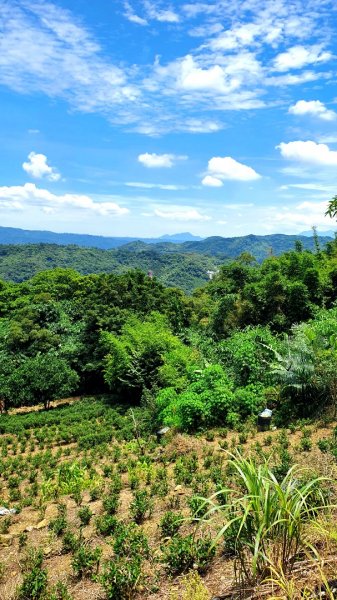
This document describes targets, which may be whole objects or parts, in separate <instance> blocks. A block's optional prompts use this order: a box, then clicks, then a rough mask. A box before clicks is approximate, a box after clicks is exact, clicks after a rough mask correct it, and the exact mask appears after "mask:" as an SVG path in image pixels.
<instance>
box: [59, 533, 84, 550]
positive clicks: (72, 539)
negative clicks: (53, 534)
mask: <svg viewBox="0 0 337 600" xmlns="http://www.w3.org/2000/svg"><path fill="white" fill-rule="evenodd" d="M79 545H80V538H78V537H77V536H76V535H75V534H74V533H73V532H72V531H70V530H69V529H66V531H65V532H64V534H63V538H62V552H64V553H65V554H67V553H68V552H75V550H77V548H78V547H79Z"/></svg>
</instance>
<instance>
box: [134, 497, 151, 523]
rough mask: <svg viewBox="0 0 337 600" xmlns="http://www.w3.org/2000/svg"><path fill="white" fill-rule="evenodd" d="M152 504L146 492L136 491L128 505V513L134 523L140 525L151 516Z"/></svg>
mask: <svg viewBox="0 0 337 600" xmlns="http://www.w3.org/2000/svg"><path fill="white" fill-rule="evenodd" d="M152 508H153V503H152V501H151V500H150V498H149V495H148V493H147V491H146V490H137V491H136V492H135V494H134V499H133V501H132V502H131V504H130V513H131V515H132V516H133V518H134V520H135V522H136V523H138V524H139V523H142V522H143V521H144V519H145V517H146V515H147V516H150V515H151V512H152Z"/></svg>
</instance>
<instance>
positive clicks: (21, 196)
mask: <svg viewBox="0 0 337 600" xmlns="http://www.w3.org/2000/svg"><path fill="white" fill-rule="evenodd" d="M0 206H1V207H2V208H11V207H13V208H16V209H24V208H27V207H29V206H38V207H40V208H42V209H43V210H44V212H50V209H57V208H62V207H65V208H72V209H79V210H86V211H91V212H94V213H97V214H99V215H102V216H109V215H111V216H116V217H119V216H123V215H126V214H128V213H129V212H130V211H129V209H128V208H124V207H121V206H119V204H116V203H115V202H109V201H107V202H94V200H93V199H92V198H90V196H85V195H82V194H63V195H56V194H52V193H51V192H49V190H46V189H42V188H38V187H36V185H35V183H25V184H24V185H17V186H2V187H0ZM46 209H47V210H46Z"/></svg>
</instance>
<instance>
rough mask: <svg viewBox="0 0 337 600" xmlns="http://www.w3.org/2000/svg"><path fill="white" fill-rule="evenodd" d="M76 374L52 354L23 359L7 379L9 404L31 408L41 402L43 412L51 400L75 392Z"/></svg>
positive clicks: (77, 379) (63, 361)
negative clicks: (29, 406) (26, 405)
mask: <svg viewBox="0 0 337 600" xmlns="http://www.w3.org/2000/svg"><path fill="white" fill-rule="evenodd" d="M78 381H79V377H78V375H77V373H76V372H75V371H74V370H73V369H71V368H70V366H69V365H68V363H67V362H66V361H65V360H64V359H63V358H60V357H59V356H57V354H55V353H54V352H48V353H46V354H37V355H36V356H34V357H32V358H30V357H29V358H26V359H24V360H23V362H22V363H21V364H20V365H19V366H18V367H17V369H15V370H14V371H13V372H12V374H11V376H10V379H9V386H10V395H11V403H12V404H14V405H25V404H28V405H31V404H39V403H42V404H43V405H44V407H45V409H48V408H49V407H50V402H51V400H54V399H55V398H60V397H64V396H67V395H68V394H70V393H72V392H74V390H75V389H76V386H77V384H78Z"/></svg>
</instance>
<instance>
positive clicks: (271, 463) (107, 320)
mask: <svg viewBox="0 0 337 600" xmlns="http://www.w3.org/2000/svg"><path fill="white" fill-rule="evenodd" d="M314 243H315V251H314V252H311V251H309V250H305V249H304V248H303V246H302V244H301V243H300V242H299V241H297V242H296V245H295V247H294V249H292V250H291V251H288V252H286V253H284V254H282V255H281V256H279V257H276V256H270V257H269V258H267V259H266V260H264V261H263V262H262V264H259V263H258V262H256V261H255V260H254V258H253V257H252V256H251V255H250V254H248V253H247V252H246V253H243V254H241V255H240V256H239V257H238V258H237V259H235V260H233V261H231V262H227V263H226V264H224V265H222V266H221V267H220V269H219V272H218V274H217V276H216V277H215V278H214V280H213V281H211V282H209V283H207V284H206V285H204V286H203V287H201V288H199V289H197V290H196V291H195V292H194V293H193V295H191V296H187V295H185V293H184V292H183V291H182V290H180V289H177V288H169V287H164V286H163V285H162V284H161V283H160V282H159V281H158V280H157V279H156V278H154V279H150V278H149V277H148V276H147V275H145V274H144V273H143V272H142V271H139V270H134V271H130V272H127V273H124V274H120V275H117V274H112V273H110V274H103V273H102V274H88V275H81V274H79V273H78V272H76V271H73V270H70V269H62V268H56V269H53V270H49V271H44V272H41V273H39V274H36V275H35V276H34V277H32V278H30V279H28V280H26V281H22V282H17V283H14V282H8V281H7V282H6V281H1V282H0V398H1V402H2V411H3V413H4V414H2V415H1V416H0V435H1V438H0V474H1V477H0V482H1V484H2V491H1V493H0V505H1V504H3V505H4V506H9V507H12V506H14V507H15V508H16V509H17V510H18V511H22V513H21V514H17V515H15V516H13V515H8V516H7V517H5V518H4V517H0V527H1V533H0V543H2V544H7V543H8V544H13V547H15V552H17V558H13V555H11V554H10V555H9V556H8V557H6V560H5V561H3V565H2V563H1V560H2V559H1V558H0V596H1V593H2V594H5V597H6V598H8V599H12V598H14V597H15V598H16V599H17V600H38V599H40V600H46V599H47V598H48V599H53V600H62V599H63V600H66V599H68V600H69V599H70V598H74V599H75V600H80V599H82V598H83V599H84V598H86V597H97V598H98V597H106V598H107V599H112V600H114V599H115V600H117V599H120V598H129V599H131V598H135V597H141V596H143V597H148V598H154V599H155V598H156V599H157V598H159V597H160V598H162V597H164V598H167V599H169V598H170V600H174V599H175V598H179V599H180V598H184V600H185V598H186V600H192V598H193V600H198V599H199V598H200V600H209V599H210V595H209V587H207V586H205V585H204V583H203V581H202V579H200V576H199V575H198V573H199V574H200V575H201V576H203V575H204V574H205V573H206V572H208V571H209V570H210V572H213V571H212V569H214V574H216V573H217V568H216V567H215V566H214V565H218V566H219V565H222V567H221V568H222V569H223V568H224V565H227V567H228V569H230V572H231V573H232V575H233V577H234V579H235V582H236V585H238V586H239V587H240V588H241V589H243V588H247V586H248V588H249V594H250V597H251V598H259V595H258V593H259V586H262V588H263V586H267V594H268V593H269V595H266V591H265V589H266V587H264V588H263V589H264V591H263V590H262V592H261V593H262V596H261V597H269V598H271V597H274V596H275V597H278V596H279V593H280V590H282V591H283V593H284V596H283V597H286V598H291V599H295V598H300V597H308V598H310V597H311V598H315V597H321V596H319V594H320V593H321V591H322V589H324V591H328V590H329V589H330V587H329V584H328V580H329V577H330V571H329V569H328V570H324V569H323V566H322V565H323V562H320V559H319V560H318V554H317V553H318V551H319V550H320V549H323V550H324V551H325V550H326V551H327V552H330V554H332V557H331V556H330V555H329V556H330V558H329V560H330V562H329V563H328V564H329V565H331V569H332V571H333V570H334V569H335V567H336V560H335V558H334V555H333V552H334V553H335V554H336V552H335V549H334V544H335V540H336V535H335V530H334V529H333V526H332V525H329V523H330V524H331V523H334V520H335V513H334V510H335V508H334V507H335V504H336V487H335V484H334V478H335V476H336V469H335V460H336V456H337V444H336V431H335V430H334V425H333V419H334V418H335V414H336V407H337V369H336V365H337V302H336V301H337V241H331V242H330V243H329V244H327V246H326V247H325V248H321V247H320V245H319V240H318V238H317V237H316V238H314ZM75 395H76V396H82V397H83V398H82V399H81V400H74V399H72V398H70V399H68V403H70V405H66V406H62V405H60V406H59V407H58V408H52V409H50V404H51V402H52V401H54V400H55V399H57V398H60V397H63V398H66V397H74V396H75ZM89 395H91V396H90V397H88V396H89ZM37 404H41V405H42V406H43V407H44V408H45V409H49V410H40V411H36V410H31V408H30V407H33V406H34V407H35V405H37ZM266 406H268V407H269V408H272V409H274V421H273V422H274V424H275V425H277V427H278V428H279V429H278V430H277V431H275V432H271V433H270V432H264V433H258V432H257V430H256V418H257V414H258V412H259V411H260V410H261V409H263V408H265V407H266ZM7 411H9V412H7ZM309 419H315V421H309ZM313 423H315V425H313ZM163 425H166V426H169V427H170V430H169V433H168V434H167V438H166V439H164V441H163V442H162V441H161V440H160V439H159V440H158V439H157V437H156V432H157V430H158V429H159V428H160V427H161V426H163ZM280 428H284V429H280ZM191 434H193V436H192V435H191ZM228 450H230V451H231V452H233V453H234V454H233V455H228V453H227V451H228ZM322 457H323V462H324V468H323V469H322ZM297 463H300V464H301V463H302V465H306V466H307V465H308V464H309V463H310V471H308V470H299V469H298V468H297V467H295V464H297ZM322 471H323V474H324V475H325V476H326V475H327V476H328V479H326V478H324V477H323V478H322V477H320V475H321V474H322ZM25 515H27V517H25ZM25 518H28V519H29V520H30V521H31V520H32V519H33V521H34V523H33V525H32V526H31V524H28V529H27V523H25V521H24V519H25ZM200 519H201V521H202V522H200ZM196 520H197V521H198V523H199V525H198V527H196ZM315 527H316V529H315ZM13 561H14V562H13ZM15 561H17V563H15ZM62 561H63V562H62ZM299 561H304V562H305V561H306V563H307V564H308V565H309V569H310V571H311V572H313V573H315V574H316V575H315V577H314V579H313V580H312V582H308V581H307V576H305V577H304V578H302V580H301V574H300V575H299V576H298V571H296V569H295V568H294V567H295V565H296V563H297V562H299ZM15 564H20V574H19V576H18V579H17V580H14V583H15V586H14V588H13V586H12V587H6V580H4V583H3V584H2V583H1V569H3V571H4V572H8V571H7V569H15V568H16V567H15ZM228 565H229V566H228ZM227 567H226V568H227ZM55 569H56V572H63V571H64V573H65V577H64V578H63V579H61V580H59V581H57V579H58V578H57V577H55V576H54V573H55ZM191 570H192V571H193V572H194V575H193V574H192V575H189V576H188V578H187V579H186V580H183V581H180V583H179V586H180V587H179V591H178V595H177V596H175V595H174V594H175V591H174V589H173V590H171V591H169V590H168V589H167V588H166V591H165V592H164V595H163V594H162V590H161V586H165V585H167V575H170V576H171V577H175V576H177V575H180V574H182V573H189V572H190V571H191ZM227 572H228V571H227ZM214 577H215V579H214V581H215V583H216V586H215V584H214V586H213V584H211V588H210V589H211V590H212V591H214V593H215V592H219V588H220V586H221V585H222V584H221V581H219V579H216V575H214ZM233 577H229V581H228V582H227V583H226V585H227V587H228V586H229V589H230V590H231V591H230V592H229V594H230V595H229V596H228V597H233V598H235V597H236V596H235V593H236V592H235V588H233V587H231V586H232V584H233ZM296 577H299V580H300V581H301V582H302V583H300V584H299V585H297V584H296ZM330 579H331V578H330ZM78 581H84V582H87V584H86V585H85V586H84V587H83V586H82V587H81V589H80V588H79V586H78V585H77V583H76V582H78ZM1 585H2V586H3V587H2V588H1ZM13 585H14V584H13ZM268 586H269V587H268ZM291 586H293V587H291ZM317 586H321V587H318V588H317ZM322 586H323V587H322ZM262 588H261V589H262ZM81 590H82V591H81ZM83 590H84V591H83ZM254 590H255V591H254ZM268 590H269V591H268ZM317 590H318V591H317ZM82 592H83V594H84V595H83V594H82ZM316 592H317V593H316ZM240 593H241V592H238V594H240ZM315 593H316V596H315V595H314V594H315ZM6 594H7V596H6ZM81 594H82V595H81ZM89 594H91V596H90V595H89ZM137 594H138V596H137ZM252 594H253V595H252ZM254 594H255V595H254ZM296 594H297V595H296ZM102 595H103V596H102ZM237 597H241V596H240V595H238V596H237ZM281 597H282V596H281ZM328 597H329V596H328ZM331 597H333V596H331Z"/></svg>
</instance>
